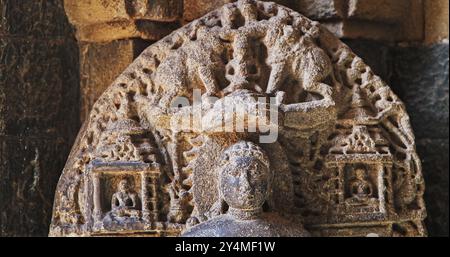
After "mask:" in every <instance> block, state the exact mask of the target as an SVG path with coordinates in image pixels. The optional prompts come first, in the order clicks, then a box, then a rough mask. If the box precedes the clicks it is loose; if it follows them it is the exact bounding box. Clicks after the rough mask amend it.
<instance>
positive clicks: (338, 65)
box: [50, 1, 426, 236]
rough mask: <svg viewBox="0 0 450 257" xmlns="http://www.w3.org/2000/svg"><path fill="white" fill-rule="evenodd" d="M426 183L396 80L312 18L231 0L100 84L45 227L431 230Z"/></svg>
mask: <svg viewBox="0 0 450 257" xmlns="http://www.w3.org/2000/svg"><path fill="white" fill-rule="evenodd" d="M423 192H424V181H423V177H422V174H421V165H420V161H419V158H418V156H417V154H416V151H415V144H414V135H413V132H412V130H411V126H410V123H409V118H408V115H407V113H406V111H405V107H404V105H403V103H402V102H401V101H400V100H399V99H398V98H397V96H396V95H395V94H394V93H393V92H392V91H391V89H390V88H389V87H388V86H387V85H386V84H385V83H384V82H383V81H382V80H381V79H380V78H379V77H378V76H376V75H375V74H373V72H372V70H371V69H370V68H369V67H368V66H367V65H365V64H364V62H363V61H362V60H361V59H360V58H359V57H357V56H356V55H355V54H354V53H353V52H352V51H351V50H350V49H349V48H348V47H347V46H346V45H345V44H343V43H342V42H341V41H340V40H339V39H337V38H336V37H335V36H333V35H332V34H331V33H330V32H328V31H327V30H326V29H324V28H323V27H322V26H321V25H320V24H318V23H317V22H313V21H311V20H309V19H307V18H305V17H304V16H302V15H301V14H298V13H296V12H294V11H292V10H290V9H288V8H286V7H283V6H280V5H278V4H275V3H271V2H259V1H238V2H235V3H231V4H227V5H225V6H223V7H222V8H219V9H217V10H215V11H213V12H210V13H209V14H207V15H205V16H204V17H202V18H200V19H197V20H195V21H193V22H191V23H190V24H187V25H186V26H184V27H182V28H180V29H178V30H176V31H174V32H173V33H172V34H170V35H169V36H167V37H165V38H163V39H162V40H160V41H159V42H157V43H155V44H153V45H152V46H150V47H148V48H147V49H146V50H145V51H144V52H143V53H142V54H141V55H140V56H139V57H138V58H137V59H136V60H135V61H134V62H133V63H132V64H131V65H130V66H129V67H128V68H127V69H126V70H125V71H124V72H123V73H122V75H120V76H119V77H118V78H117V79H116V81H115V82H114V83H113V84H112V85H111V86H110V87H109V88H108V89H107V90H106V91H105V92H104V93H103V95H102V96H101V97H100V99H99V100H98V101H97V102H96V104H95V105H94V107H93V110H92V111H91V114H90V116H89V118H88V120H87V121H86V122H85V124H84V126H83V128H82V129H81V131H80V133H79V135H78V138H77V140H76V143H75V145H74V147H73V149H72V152H71V154H70V156H69V159H68V161H67V164H66V167H65V168H64V171H63V174H62V176H61V178H60V181H59V184H58V187H57V191H56V196H55V203H54V210H53V220H52V224H51V228H50V235H52V236H69V235H81V236H92V235H127V234H131V233H133V234H140V235H143V236H144V235H145V236H177V235H185V236H202V235H203V236H205V235H207V236H230V235H231V236H248V235H256V236H261V235H262V236H309V235H313V236H347V235H360V236H366V235H369V234H370V235H374V234H376V235H379V236H423V235H426V231H425V229H424V226H423V222H422V221H423V219H424V218H425V216H426V212H425V206H424V201H423V198H422V195H423ZM236 221H239V222H237V223H236ZM266 225H270V227H271V228H272V229H271V230H270V231H265V232H264V233H263V229H261V230H260V229H259V228H262V227H265V226H266ZM249 226H251V227H252V228H255V229H253V230H252V233H253V234H251V233H250V232H249V231H250V230H249V229H246V228H248V227H249Z"/></svg>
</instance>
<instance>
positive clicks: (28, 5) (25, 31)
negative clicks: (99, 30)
mask: <svg viewBox="0 0 450 257" xmlns="http://www.w3.org/2000/svg"><path fill="white" fill-rule="evenodd" d="M25 13H26V14H27V15H24V14H25ZM68 33H71V28H70V26H67V18H66V16H65V14H64V8H63V3H62V1H59V0H50V1H47V0H35V1H17V0H0V35H4V34H14V35H18V36H23V37H30V36H32V37H38V38H45V37H48V36H64V35H67V34H68Z"/></svg>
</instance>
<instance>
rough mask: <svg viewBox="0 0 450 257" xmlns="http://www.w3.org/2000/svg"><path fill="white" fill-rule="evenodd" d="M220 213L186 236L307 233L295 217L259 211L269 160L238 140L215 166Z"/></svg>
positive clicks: (268, 176) (267, 187) (267, 189)
mask: <svg viewBox="0 0 450 257" xmlns="http://www.w3.org/2000/svg"><path fill="white" fill-rule="evenodd" d="M218 176H219V198H220V201H223V203H225V204H227V205H228V211H227V212H226V214H220V215H218V216H216V217H213V218H211V219H209V220H207V221H205V222H203V223H200V224H198V225H195V226H193V227H191V228H189V229H188V230H187V231H185V232H184V233H183V234H182V236H186V237H247V236H254V237H270V236H309V233H308V232H307V231H306V230H305V229H304V228H303V225H302V224H301V223H299V222H298V221H296V220H294V219H293V218H292V219H288V218H285V217H282V216H280V215H279V214H277V213H274V212H263V208H262V207H263V204H264V203H265V201H266V200H267V198H268V195H269V192H270V190H271V184H272V180H273V177H274V172H273V170H271V169H270V167H269V160H268V158H267V156H266V154H265V153H264V151H263V150H262V149H261V148H260V147H259V146H258V145H256V144H254V143H251V142H245V141H241V142H239V143H237V144H235V145H233V146H231V147H230V148H228V149H227V150H226V151H225V152H224V156H223V162H222V165H221V168H220V170H219V174H218Z"/></svg>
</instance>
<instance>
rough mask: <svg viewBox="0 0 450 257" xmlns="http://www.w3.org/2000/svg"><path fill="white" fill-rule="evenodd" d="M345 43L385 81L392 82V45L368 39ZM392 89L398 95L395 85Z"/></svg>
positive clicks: (345, 40)
mask: <svg viewBox="0 0 450 257" xmlns="http://www.w3.org/2000/svg"><path fill="white" fill-rule="evenodd" d="M343 42H344V43H346V44H347V45H348V46H349V47H350V48H351V49H352V50H353V52H355V54H356V55H358V56H359V57H361V59H363V60H364V61H365V62H366V63H367V65H368V66H369V67H370V68H371V69H372V70H373V71H374V73H375V74H377V75H378V76H380V77H381V78H382V79H383V80H384V81H387V82H389V81H390V80H391V76H392V64H393V50H392V45H391V44H388V43H385V42H379V41H374V40H366V39H344V40H343ZM391 88H392V90H393V91H394V92H395V93H397V91H396V88H395V85H392V86H391ZM402 100H403V99H402Z"/></svg>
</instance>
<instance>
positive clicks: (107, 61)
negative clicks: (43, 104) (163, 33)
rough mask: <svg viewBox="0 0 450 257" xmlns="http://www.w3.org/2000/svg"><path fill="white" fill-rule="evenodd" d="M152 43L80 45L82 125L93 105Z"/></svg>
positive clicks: (131, 40) (120, 42)
mask: <svg viewBox="0 0 450 257" xmlns="http://www.w3.org/2000/svg"><path fill="white" fill-rule="evenodd" d="M150 44H151V42H147V41H144V40H138V39H129V40H116V41H112V42H108V43H86V42H80V43H79V47H80V73H81V74H80V77H81V78H80V79H81V81H80V89H81V95H82V96H83V97H82V99H81V114H80V115H81V122H83V121H84V120H85V119H86V116H87V115H88V114H89V112H90V110H91V108H92V105H94V103H95V101H97V99H98V97H99V96H100V95H101V94H102V93H103V91H105V89H106V88H107V87H108V86H109V85H110V84H111V83H112V82H113V81H114V79H115V78H116V77H117V76H119V75H120V73H122V71H123V70H125V68H126V67H128V65H130V63H132V62H133V60H134V59H135V58H136V57H137V56H138V55H139V54H140V53H141V52H142V50H143V49H145V48H147V46H148V45H150Z"/></svg>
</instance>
